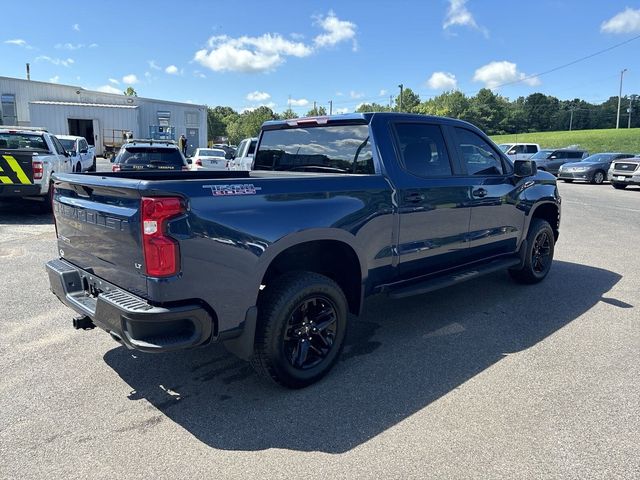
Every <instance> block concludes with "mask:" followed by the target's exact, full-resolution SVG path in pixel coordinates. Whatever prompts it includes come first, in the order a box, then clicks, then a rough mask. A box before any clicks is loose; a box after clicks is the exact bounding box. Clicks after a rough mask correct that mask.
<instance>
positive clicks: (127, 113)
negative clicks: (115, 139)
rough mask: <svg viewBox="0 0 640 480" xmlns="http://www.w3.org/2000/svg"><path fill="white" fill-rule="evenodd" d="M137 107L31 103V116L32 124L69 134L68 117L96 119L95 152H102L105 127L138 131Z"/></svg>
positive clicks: (136, 133)
mask: <svg viewBox="0 0 640 480" xmlns="http://www.w3.org/2000/svg"><path fill="white" fill-rule="evenodd" d="M138 110H139V109H138V108H110V107H80V106H75V105H46V104H45V105H43V104H38V103H32V104H31V118H32V121H33V124H34V125H36V124H37V125H38V126H39V127H44V128H46V129H47V130H49V131H50V132H51V133H53V134H54V135H68V134H69V122H68V121H67V120H68V119H69V118H81V119H87V120H97V121H98V122H99V128H100V131H99V132H94V133H97V134H98V140H97V141H96V153H97V154H98V155H100V154H102V146H103V142H104V139H103V132H104V130H106V129H119V130H132V131H133V134H134V136H136V135H139V133H140V132H139V131H138Z"/></svg>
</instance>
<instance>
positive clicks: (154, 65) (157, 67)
mask: <svg viewBox="0 0 640 480" xmlns="http://www.w3.org/2000/svg"><path fill="white" fill-rule="evenodd" d="M147 63H148V64H149V68H152V69H154V70H162V67H161V66H160V65H158V64H157V63H156V61H155V60H147Z"/></svg>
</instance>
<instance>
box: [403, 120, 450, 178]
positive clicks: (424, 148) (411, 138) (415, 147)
mask: <svg viewBox="0 0 640 480" xmlns="http://www.w3.org/2000/svg"><path fill="white" fill-rule="evenodd" d="M395 129H396V134H397V138H398V144H399V145H398V146H399V149H400V153H401V157H402V163H403V164H404V168H405V170H407V171H408V172H410V173H412V174H413V175H417V176H419V177H443V176H449V175H451V163H450V162H449V154H448V153H447V148H446V146H445V143H444V137H443V135H442V130H441V129H440V126H438V125H430V124H426V123H398V124H396V126H395Z"/></svg>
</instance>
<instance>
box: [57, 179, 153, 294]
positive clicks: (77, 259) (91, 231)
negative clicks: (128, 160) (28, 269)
mask: <svg viewBox="0 0 640 480" xmlns="http://www.w3.org/2000/svg"><path fill="white" fill-rule="evenodd" d="M99 183H100V182H99V177H91V176H88V175H62V176H61V178H60V179H57V181H56V183H55V195H54V203H53V211H54V215H55V221H56V228H57V234H58V250H59V252H58V253H59V254H60V257H61V258H64V259H65V260H67V261H68V262H70V263H72V264H74V265H76V266H78V267H80V268H81V269H83V270H86V271H88V272H90V273H93V274H95V275H96V276H97V277H100V278H103V279H105V280H107V281H109V282H111V283H113V284H115V285H117V286H119V287H121V288H124V289H126V290H128V291H130V292H132V293H134V294H137V295H140V296H142V297H146V295H147V282H146V277H145V276H144V274H143V271H142V265H144V261H143V251H142V230H141V224H140V194H139V192H138V188H137V186H138V184H139V182H138V181H137V180H130V179H111V181H110V182H109V185H108V186H107V185H100V184H99Z"/></svg>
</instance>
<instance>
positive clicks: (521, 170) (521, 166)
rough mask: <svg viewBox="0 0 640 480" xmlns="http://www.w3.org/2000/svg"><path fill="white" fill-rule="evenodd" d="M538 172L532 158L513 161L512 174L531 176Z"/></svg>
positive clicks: (521, 176)
mask: <svg viewBox="0 0 640 480" xmlns="http://www.w3.org/2000/svg"><path fill="white" fill-rule="evenodd" d="M536 173H538V166H537V165H536V162H534V161H533V160H516V161H515V162H513V174H514V175H515V176H516V177H520V178H524V177H532V176H533V175H535V174H536Z"/></svg>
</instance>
